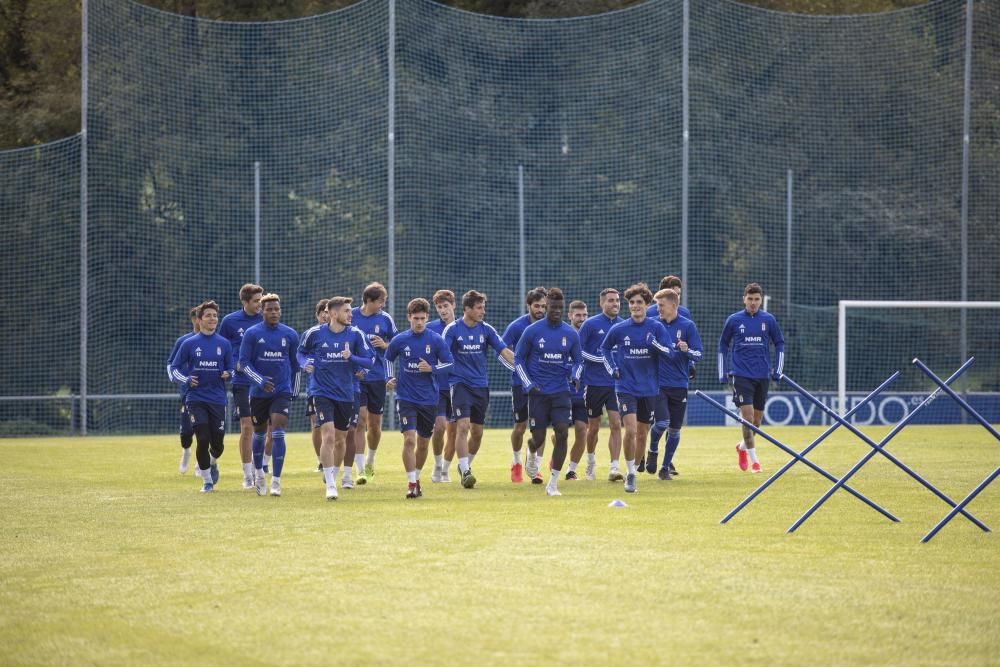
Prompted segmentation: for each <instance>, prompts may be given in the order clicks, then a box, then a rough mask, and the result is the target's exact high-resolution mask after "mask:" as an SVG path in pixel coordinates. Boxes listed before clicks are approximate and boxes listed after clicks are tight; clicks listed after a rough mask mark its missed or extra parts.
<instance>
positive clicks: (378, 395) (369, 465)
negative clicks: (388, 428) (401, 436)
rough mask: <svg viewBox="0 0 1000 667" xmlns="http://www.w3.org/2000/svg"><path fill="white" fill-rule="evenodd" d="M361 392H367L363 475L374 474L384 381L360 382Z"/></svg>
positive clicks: (383, 406) (383, 405) (380, 429)
mask: <svg viewBox="0 0 1000 667" xmlns="http://www.w3.org/2000/svg"><path fill="white" fill-rule="evenodd" d="M361 386H362V392H365V391H367V392H368V423H367V427H368V456H367V457H366V458H365V475H366V476H367V477H369V478H371V477H374V476H375V454H376V453H377V452H378V444H379V442H381V441H382V412H383V411H384V409H385V382H362V383H361Z"/></svg>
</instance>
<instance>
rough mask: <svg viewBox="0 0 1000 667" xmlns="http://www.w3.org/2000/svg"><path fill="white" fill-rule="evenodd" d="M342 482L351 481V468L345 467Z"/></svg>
mask: <svg viewBox="0 0 1000 667" xmlns="http://www.w3.org/2000/svg"><path fill="white" fill-rule="evenodd" d="M342 481H347V482H349V481H351V466H344V477H343V478H342Z"/></svg>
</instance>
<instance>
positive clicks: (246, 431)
mask: <svg viewBox="0 0 1000 667" xmlns="http://www.w3.org/2000/svg"><path fill="white" fill-rule="evenodd" d="M263 294H264V288H263V287H261V286H260V285H254V284H253V283H247V284H246V285H244V286H243V287H241V288H240V303H241V304H242V307H241V308H240V309H239V310H237V311H235V312H232V313H229V314H228V315H226V316H225V317H224V318H223V319H222V324H221V325H220V326H219V334H220V335H221V336H222V337H223V338H225V339H226V340H228V341H229V344H230V345H231V346H232V348H233V355H234V356H236V357H237V359H239V354H240V346H241V345H242V343H243V334H244V333H246V330H247V329H249V328H250V327H252V326H255V325H257V324H260V323H261V321H262V320H263V318H262V316H261V314H260V298H261V296H263ZM231 391H232V393H233V408H234V410H235V412H236V415H235V416H236V419H238V420H239V422H240V460H241V461H242V462H243V488H244V489H250V488H253V485H254V480H253V474H254V473H253V452H252V450H251V447H250V440H251V437H252V435H253V419H252V418H251V417H250V380H248V379H247V377H246V375H244V374H243V371H242V369H241V368H240V367H239V362H238V361H237V366H236V375H235V376H234V377H233V382H232V386H231Z"/></svg>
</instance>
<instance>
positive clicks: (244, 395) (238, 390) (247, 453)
mask: <svg viewBox="0 0 1000 667" xmlns="http://www.w3.org/2000/svg"><path fill="white" fill-rule="evenodd" d="M232 394H233V409H234V411H235V413H236V419H238V420H239V423H240V462H241V463H242V464H243V488H244V489H251V488H253V476H254V468H253V444H252V443H253V432H254V429H253V418H252V417H251V413H250V387H247V386H245V385H234V386H233V388H232Z"/></svg>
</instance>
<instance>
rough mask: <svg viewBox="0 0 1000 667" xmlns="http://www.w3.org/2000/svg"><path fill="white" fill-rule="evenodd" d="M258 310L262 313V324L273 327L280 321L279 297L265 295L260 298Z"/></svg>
mask: <svg viewBox="0 0 1000 667" xmlns="http://www.w3.org/2000/svg"><path fill="white" fill-rule="evenodd" d="M260 309H261V312H263V313H264V322H266V323H267V324H268V325H270V326H272V327H273V326H274V325H275V324H277V323H278V322H280V321H281V297H280V296H278V295H277V294H265V295H264V296H262V297H261V298H260Z"/></svg>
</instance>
